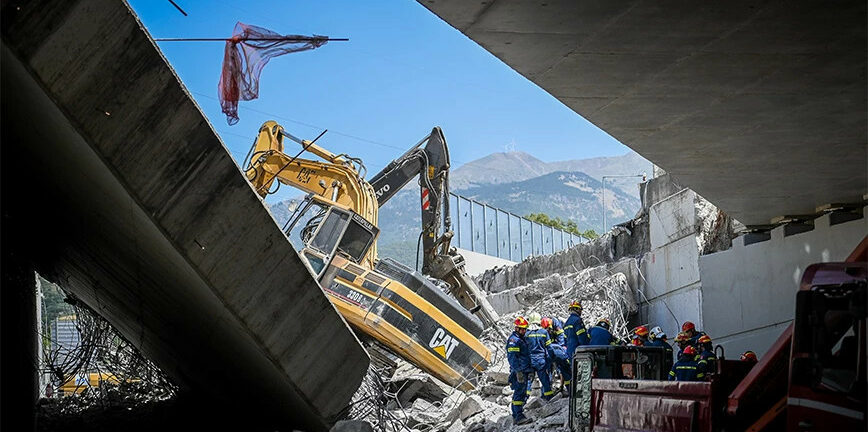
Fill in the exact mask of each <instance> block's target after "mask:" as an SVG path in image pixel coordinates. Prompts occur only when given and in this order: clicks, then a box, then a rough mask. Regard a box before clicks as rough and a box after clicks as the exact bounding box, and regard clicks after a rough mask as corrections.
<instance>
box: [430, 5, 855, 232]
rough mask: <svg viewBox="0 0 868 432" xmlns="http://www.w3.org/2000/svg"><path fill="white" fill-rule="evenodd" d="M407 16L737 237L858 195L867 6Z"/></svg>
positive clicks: (505, 9)
mask: <svg viewBox="0 0 868 432" xmlns="http://www.w3.org/2000/svg"><path fill="white" fill-rule="evenodd" d="M419 3H420V4H422V5H423V6H425V7H426V8H428V9H429V10H431V11H432V12H433V13H435V14H437V15H438V16H440V17H441V18H442V19H443V20H444V21H446V22H447V23H449V24H450V25H452V26H453V27H455V28H456V29H458V30H459V31H461V32H463V33H464V34H465V35H467V36H468V37H469V38H471V39H472V40H474V41H476V42H477V43H479V44H480V45H481V46H482V47H483V48H485V49H487V50H489V51H490V52H491V53H492V54H494V55H495V56H497V57H498V58H499V59H501V60H503V61H504V62H505V63H506V64H507V65H509V66H510V67H512V68H513V69H515V70H516V71H517V72H519V73H521V74H522V75H524V76H525V77H527V78H528V79H529V80H531V81H533V82H534V83H536V84H537V85H539V86H540V87H542V88H543V89H545V90H546V91H548V92H549V93H551V94H552V95H553V96H554V97H556V98H558V99H559V100H560V101H561V102H563V103H564V104H565V105H566V106H568V107H570V108H572V109H573V110H574V111H576V112H577V113H578V114H580V115H582V116H583V117H585V118H586V119H588V120H589V121H591V122H592V123H594V124H596V125H597V126H599V127H601V128H602V129H603V130H605V131H606V132H608V133H609V134H610V135H612V136H613V137H615V138H617V139H618V140H619V141H621V142H622V143H624V144H626V145H627V146H629V147H631V148H633V149H634V150H636V151H637V152H638V153H640V154H641V155H642V156H644V157H645V158H647V159H649V160H651V161H652V162H654V163H655V164H656V165H658V166H660V167H662V168H664V169H665V170H666V171H667V172H669V173H670V174H672V175H673V176H674V177H675V178H677V179H678V181H679V182H680V183H681V184H682V185H684V186H686V187H690V188H691V189H693V190H695V191H696V192H697V193H698V194H700V195H701V196H703V197H705V198H706V199H708V200H709V201H711V202H712V203H714V204H715V205H716V206H718V207H719V208H721V209H722V210H724V211H725V212H726V213H727V214H728V215H729V216H731V217H733V218H735V219H737V220H738V221H740V222H742V223H744V224H748V225H759V224H765V223H768V221H769V220H770V219H771V218H773V217H776V216H780V215H785V214H805V213H810V212H811V211H812V210H813V209H814V208H815V207H816V206H818V205H822V204H825V203H829V202H850V203H854V202H860V199H861V197H862V196H864V195H865V193H866V192H868V177H866V176H865V160H866V159H868V148H866V146H865V143H866V142H868V125H866V123H865V118H866V117H868V96H866V95H868V80H866V79H865V77H866V75H868V55H866V52H868V25H866V23H865V20H864V17H865V14H866V7H868V6H866V3H865V2H864V1H858V0H848V1H844V2H836V3H834V4H833V5H829V4H826V3H822V2H797V3H788V2H773V1H765V0H761V1H753V0H738V1H734V2H727V3H726V4H715V3H703V2H690V1H683V0H675V1H662V2H659V1H658V2H648V1H639V0H629V1H614V2H612V1H610V2H600V1H583V2H575V1H568V0H548V1H524V0H488V1H484V2H464V1H456V0H419Z"/></svg>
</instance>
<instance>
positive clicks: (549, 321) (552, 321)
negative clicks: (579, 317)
mask: <svg viewBox="0 0 868 432" xmlns="http://www.w3.org/2000/svg"><path fill="white" fill-rule="evenodd" d="M540 326H542V328H544V329H546V330H548V331H549V337H550V338H552V343H556V344H558V345H561V346H563V347H564V349H565V350H566V347H567V338H566V337H565V336H564V323H562V322H561V320H559V319H557V318H556V317H545V318H543V319H542V321H540Z"/></svg>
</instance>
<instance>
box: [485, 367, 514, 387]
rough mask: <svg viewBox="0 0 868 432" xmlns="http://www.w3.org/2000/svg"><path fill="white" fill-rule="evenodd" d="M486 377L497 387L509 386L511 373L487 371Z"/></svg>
mask: <svg viewBox="0 0 868 432" xmlns="http://www.w3.org/2000/svg"><path fill="white" fill-rule="evenodd" d="M485 376H487V377H488V378H489V379H491V380H492V381H494V383H495V384H497V385H502V386H503V385H507V384H509V373H507V372H502V371H491V370H490V371H487V372H485Z"/></svg>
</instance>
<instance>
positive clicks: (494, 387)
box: [481, 384, 503, 396]
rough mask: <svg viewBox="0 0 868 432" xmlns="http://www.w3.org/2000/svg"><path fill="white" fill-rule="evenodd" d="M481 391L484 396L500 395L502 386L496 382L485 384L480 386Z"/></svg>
mask: <svg viewBox="0 0 868 432" xmlns="http://www.w3.org/2000/svg"><path fill="white" fill-rule="evenodd" d="M481 392H482V394H483V395H485V396H495V395H500V394H502V392H503V386H502V385H498V384H486V385H484V386H483V387H482V389H481Z"/></svg>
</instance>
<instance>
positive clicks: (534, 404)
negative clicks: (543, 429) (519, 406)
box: [524, 396, 543, 410]
mask: <svg viewBox="0 0 868 432" xmlns="http://www.w3.org/2000/svg"><path fill="white" fill-rule="evenodd" d="M542 404H543V401H542V399H540V398H538V397H536V396H531V398H530V399H528V400H527V403H526V404H524V409H525V410H533V409H537V408H539V407H541V406H542Z"/></svg>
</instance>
